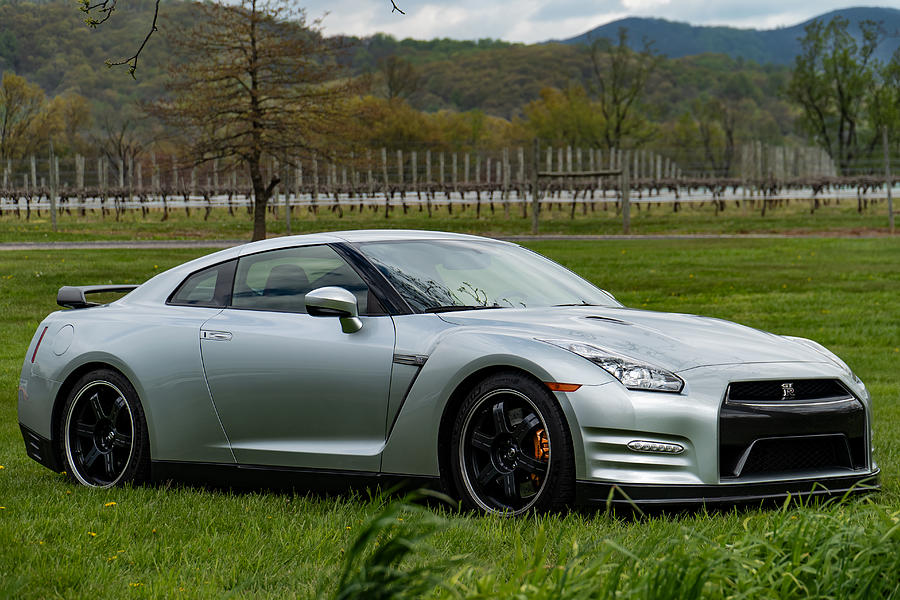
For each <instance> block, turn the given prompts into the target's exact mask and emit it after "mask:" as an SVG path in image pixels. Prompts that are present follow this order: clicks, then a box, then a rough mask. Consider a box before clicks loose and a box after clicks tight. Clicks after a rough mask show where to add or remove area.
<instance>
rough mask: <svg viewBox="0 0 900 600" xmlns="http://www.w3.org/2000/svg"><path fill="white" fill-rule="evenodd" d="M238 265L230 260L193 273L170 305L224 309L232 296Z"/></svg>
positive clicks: (173, 295)
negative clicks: (232, 285) (236, 266)
mask: <svg viewBox="0 0 900 600" xmlns="http://www.w3.org/2000/svg"><path fill="white" fill-rule="evenodd" d="M236 264H237V261H234V260H230V261H228V262H225V263H221V264H218V265H215V266H212V267H208V268H206V269H203V270H202V271H197V272H196V273H192V274H191V275H189V276H188V277H187V278H186V279H185V280H184V281H183V282H182V283H181V285H179V286H178V289H176V290H175V293H174V294H172V296H171V297H170V298H169V304H177V305H179V306H204V307H210V308H224V307H225V306H227V305H228V300H229V297H230V296H231V284H232V282H233V281H234V268H235V265H236Z"/></svg>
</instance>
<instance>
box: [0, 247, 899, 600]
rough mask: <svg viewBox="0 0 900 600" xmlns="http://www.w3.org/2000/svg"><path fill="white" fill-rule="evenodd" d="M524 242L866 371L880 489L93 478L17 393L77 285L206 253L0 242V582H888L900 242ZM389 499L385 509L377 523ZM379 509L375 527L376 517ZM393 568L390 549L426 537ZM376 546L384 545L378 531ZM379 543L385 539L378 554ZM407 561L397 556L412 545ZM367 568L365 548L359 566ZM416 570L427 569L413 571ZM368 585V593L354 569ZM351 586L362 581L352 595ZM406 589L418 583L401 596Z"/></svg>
mask: <svg viewBox="0 0 900 600" xmlns="http://www.w3.org/2000/svg"><path fill="white" fill-rule="evenodd" d="M529 246H530V247H533V248H534V249H536V250H538V251H540V252H543V253H545V254H547V255H548V256H550V257H552V258H554V259H556V260H558V261H560V262H562V263H563V264H565V265H567V266H569V267H571V268H573V269H574V270H576V271H577V272H579V273H581V274H582V275H584V276H586V277H587V278H589V279H591V280H592V281H594V282H596V283H597V284H598V285H600V286H602V287H604V288H606V289H608V290H610V291H612V292H613V293H614V294H615V295H616V296H617V297H618V298H619V299H620V300H621V301H623V302H624V303H625V304H627V305H629V306H633V307H643V308H648V309H651V310H667V311H682V312H692V313H699V314H703V315H709V316H715V317H721V318H726V319H733V320H736V321H740V322H742V323H745V324H748V325H752V326H755V327H759V328H762V329H766V330H769V331H773V332H776V333H782V334H790V335H799V336H805V337H810V338H813V339H816V340H818V341H820V342H822V343H823V344H825V345H826V346H828V347H830V348H832V349H833V350H835V351H836V352H837V353H838V354H839V355H841V356H842V357H843V358H844V359H845V360H846V361H847V362H848V363H849V364H850V366H851V367H853V369H854V370H855V371H856V373H857V374H858V375H859V376H860V377H861V378H862V379H863V380H864V381H865V382H866V383H867V385H868V386H869V389H870V391H871V392H872V395H873V397H874V403H875V408H874V411H875V418H876V421H875V445H876V449H877V450H876V451H877V456H876V458H877V460H878V462H879V463H880V466H881V467H882V470H883V479H882V481H883V486H884V489H883V491H882V492H881V493H880V494H878V495H876V496H874V497H872V498H870V499H856V500H851V501H849V502H847V503H845V504H839V505H835V506H826V507H788V508H785V509H783V510H778V509H768V510H740V511H730V512H729V511H725V512H722V513H711V514H707V513H705V512H696V513H686V514H679V515H675V516H664V515H656V516H651V517H648V518H646V519H632V520H629V519H624V518H621V517H613V516H610V515H606V514H602V513H598V514H586V515H585V514H568V515H545V516H539V517H528V518H521V519H516V520H504V519H500V518H483V517H477V516H471V515H458V514H453V513H452V512H449V511H445V510H444V509H441V508H439V507H438V508H431V509H427V510H422V509H421V508H418V509H417V508H409V507H404V506H390V507H387V512H386V513H383V512H382V511H385V510H386V509H385V504H384V502H382V501H381V500H379V499H378V498H373V497H371V496H370V495H368V494H367V493H365V492H362V493H360V494H357V495H347V496H340V497H330V498H307V497H301V496H294V495H291V494H282V493H272V492H267V491H264V490H263V491H256V492H252V493H230V492H223V491H206V490H201V489H175V488H167V487H141V488H136V489H131V488H117V489H112V490H100V491H96V490H89V489H83V488H79V487H76V486H74V485H71V484H69V483H68V482H67V481H66V480H65V479H64V478H63V477H62V476H60V475H57V474H54V473H51V472H50V471H48V470H46V469H44V468H43V467H41V466H40V465H38V464H37V463H35V462H33V461H31V460H30V459H29V458H27V457H26V455H25V452H24V447H23V444H22V440H21V437H20V434H19V431H18V426H17V421H16V412H15V411H16V408H15V397H16V394H15V389H16V382H17V377H18V375H19V370H20V368H21V363H22V360H23V357H24V352H25V348H26V346H27V345H28V341H29V339H30V337H31V335H32V334H33V332H34V329H35V327H36V326H37V324H38V323H39V321H40V320H41V319H42V318H43V316H44V315H46V314H47V313H48V312H50V311H52V310H54V309H55V308H56V306H55V296H56V290H57V289H58V288H59V286H61V285H63V284H91V283H106V282H109V281H112V282H116V283H129V282H141V281H143V280H145V279H146V278H148V277H150V276H152V275H153V274H155V273H158V272H159V271H160V270H162V269H165V268H168V267H171V266H174V265H176V264H179V263H181V262H183V261H185V260H187V259H189V258H192V257H194V256H197V255H199V254H202V253H203V251H199V250H129V251H121V250H95V251H55V250H54V251H27V252H26V251H16V252H3V253H0V340H3V344H2V346H0V390H3V394H2V396H0V465H2V466H3V468H2V469H0V507H2V508H0V597H4V598H5V597H21V598H48V597H60V598H82V597H84V598H87V597H92V598H97V597H100V598H106V597H135V598H143V597H175V598H177V597H184V598H207V597H208V598H220V597H225V596H230V597H242V598H243V597H251V598H252V597H278V598H282V597H310V596H317V595H324V596H326V597H330V596H332V595H334V594H335V593H336V591H337V587H338V579H339V577H340V575H341V572H342V569H343V567H344V564H345V561H346V560H347V556H348V554H351V553H352V548H353V545H354V543H355V541H356V540H357V536H359V535H360V534H361V533H362V532H367V533H370V534H373V535H374V534H376V533H378V532H380V534H378V535H377V536H376V537H375V538H373V539H372V540H371V543H369V544H366V545H364V546H365V551H364V552H363V555H362V557H361V560H362V561H363V562H362V563H359V562H353V563H352V565H353V566H354V568H353V569H351V571H350V573H351V577H350V579H351V581H349V583H348V582H345V583H348V585H346V586H345V591H347V594H346V597H360V598H365V597H376V596H375V595H374V592H373V591H372V590H371V589H368V588H366V587H365V585H366V582H369V583H370V584H371V583H373V582H375V583H377V586H378V589H380V590H381V591H383V592H384V595H383V596H382V597H414V592H415V591H416V590H418V589H419V588H418V586H420V585H421V586H423V587H425V588H427V589H431V583H432V582H431V581H430V580H429V576H434V577H436V578H437V579H439V580H440V581H441V582H442V584H443V585H444V586H445V587H443V588H437V589H434V590H433V591H432V592H431V593H432V594H434V595H435V596H439V597H459V596H462V597H467V598H494V597H500V598H562V597H570V598H576V597H577V598H589V597H590V598H612V597H627V598H638V597H640V598H665V597H670V598H689V597H711V598H726V597H728V598H759V597H768V598H788V597H792V598H806V597H835V598H843V597H867V598H868V597H883V596H887V595H888V594H889V593H891V591H893V594H894V595H897V594H898V593H900V591H898V588H897V586H898V583H897V575H896V574H897V573H898V572H900V524H898V523H900V485H898V467H897V465H898V457H900V442H898V434H900V378H898V372H900V318H898V317H900V240H895V239H888V238H882V239H861V240H844V239H779V240H678V241H666V240H650V241H647V240H642V241H615V242H571V241H570V242H541V243H534V244H529ZM379 514H382V516H383V518H382V519H381V520H380V521H375V522H373V521H372V519H373V517H375V516H376V515H379ZM373 523H374V524H373ZM432 529H434V531H433V532H432V533H431V534H430V535H428V536H427V537H425V538H424V539H422V540H421V541H420V542H419V543H418V544H416V545H415V546H414V547H415V550H414V551H413V553H412V554H411V555H410V556H408V557H407V558H406V559H405V560H403V561H402V562H401V563H400V565H399V566H400V568H399V569H398V570H397V571H391V570H390V569H381V570H379V569H378V568H376V567H378V566H379V564H380V565H381V566H382V567H383V566H384V565H385V564H387V565H388V566H390V565H391V564H392V563H391V560H390V557H391V554H390V553H391V552H393V551H394V550H398V549H399V550H402V547H401V543H402V542H404V541H405V540H413V541H414V537H415V536H416V535H418V534H420V533H423V532H425V533H427V532H428V531H430V530H432ZM376 542H377V543H378V546H376V545H375V543H376ZM379 551H381V552H382V554H378V552H379ZM397 556H398V557H402V556H403V554H402V552H400V553H399V554H398V555H397ZM365 561H368V562H365ZM420 567H421V568H422V569H423V570H421V571H416V570H415V569H418V568H420ZM354 582H355V583H356V584H357V587H355V588H354V587H353V585H351V584H353V583H354ZM353 590H356V592H358V593H357V594H356V596H354V595H353V594H352V593H351V592H353ZM397 590H401V591H402V590H405V591H406V592H408V593H409V594H408V596H403V595H401V594H399V593H394V594H393V595H391V594H392V593H393V592H397Z"/></svg>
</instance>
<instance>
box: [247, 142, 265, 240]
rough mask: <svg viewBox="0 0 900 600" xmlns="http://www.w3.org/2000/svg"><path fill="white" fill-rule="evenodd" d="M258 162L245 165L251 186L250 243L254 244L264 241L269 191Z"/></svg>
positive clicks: (252, 161)
mask: <svg viewBox="0 0 900 600" xmlns="http://www.w3.org/2000/svg"><path fill="white" fill-rule="evenodd" d="M259 163H260V161H259V159H257V160H251V161H249V164H248V165H247V166H248V168H249V170H250V182H251V183H252V184H253V197H254V199H255V201H254V203H253V237H252V238H251V240H250V241H252V242H256V241H259V240H264V239H266V207H267V205H268V204H269V193H270V191H269V189H267V188H266V184H265V182H264V181H263V176H262V170H261V169H260V164H259Z"/></svg>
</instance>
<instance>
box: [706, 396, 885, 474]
mask: <svg viewBox="0 0 900 600" xmlns="http://www.w3.org/2000/svg"><path fill="white" fill-rule="evenodd" d="M787 384H790V385H787ZM866 432H867V426H866V410H865V407H864V406H863V404H862V402H860V400H859V399H858V398H856V397H855V396H853V395H852V394H851V393H850V392H849V391H848V390H847V388H845V387H844V386H843V385H842V384H841V382H840V381H838V380H837V379H772V380H768V381H737V382H733V383H731V384H730V385H729V386H728V389H727V392H726V394H725V399H724V401H723V402H722V407H721V409H720V411H719V475H720V476H721V477H722V478H725V479H735V478H741V477H748V476H751V477H753V476H757V477H758V476H760V475H766V474H772V475H784V474H791V473H796V474H799V475H808V474H809V473H815V472H826V471H831V470H834V469H864V468H866V466H867V465H868V452H867V451H866V440H867V437H868V436H867V434H866Z"/></svg>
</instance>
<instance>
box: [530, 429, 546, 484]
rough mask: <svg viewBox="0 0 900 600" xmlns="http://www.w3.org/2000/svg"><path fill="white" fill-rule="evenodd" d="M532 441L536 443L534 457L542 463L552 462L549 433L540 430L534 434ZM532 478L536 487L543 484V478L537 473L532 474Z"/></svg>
mask: <svg viewBox="0 0 900 600" xmlns="http://www.w3.org/2000/svg"><path fill="white" fill-rule="evenodd" d="M532 441H533V442H534V457H535V458H536V459H538V460H539V461H541V462H547V461H548V460H550V440H549V439H548V438H547V432H546V431H544V430H543V429H538V430H537V431H535V432H534V438H533V440H532ZM530 477H531V480H532V481H533V482H534V484H535V485H540V484H541V478H540V476H539V475H538V474H537V473H532V474H531V475H530Z"/></svg>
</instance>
